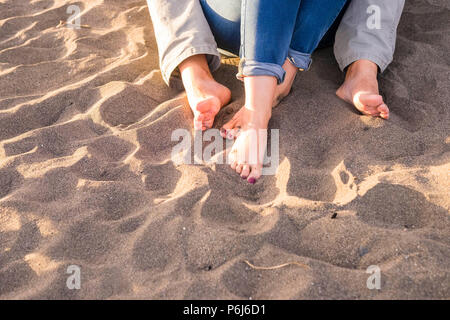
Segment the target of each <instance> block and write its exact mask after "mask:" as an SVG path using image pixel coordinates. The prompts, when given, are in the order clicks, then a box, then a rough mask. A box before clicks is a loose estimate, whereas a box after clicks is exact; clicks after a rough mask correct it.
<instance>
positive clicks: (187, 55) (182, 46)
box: [148, 0, 231, 129]
mask: <svg viewBox="0 0 450 320" xmlns="http://www.w3.org/2000/svg"><path fill="white" fill-rule="evenodd" d="M148 7H149V10H150V15H151V18H152V22H153V28H154V31H155V36H156V42H157V45H158V51H159V56H160V66H161V71H162V74H163V78H164V80H165V81H166V83H167V84H169V81H170V76H171V74H172V72H173V71H174V70H175V68H176V67H178V66H179V67H180V71H181V76H182V79H183V84H184V86H185V89H186V94H187V97H188V101H189V105H190V107H191V109H192V111H193V112H194V116H195V118H194V127H195V128H196V129H206V128H207V127H210V126H212V123H213V121H214V116H215V114H216V113H217V112H218V110H219V109H220V107H221V106H223V105H225V104H226V103H228V101H229V100H230V97H231V93H230V91H229V90H228V89H227V88H226V87H224V86H222V85H220V84H219V83H217V82H216V81H214V79H213V78H212V76H211V71H214V70H215V69H217V68H218V67H219V65H220V54H219V53H218V51H217V45H216V42H215V40H214V36H213V35H212V33H211V30H210V29H209V26H208V23H207V21H206V19H205V17H204V15H203V11H202V8H201V6H200V4H199V2H198V0H176V1H175V0H169V1H167V0H148ZM210 70H211V71H210Z"/></svg>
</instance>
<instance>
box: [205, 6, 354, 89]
mask: <svg viewBox="0 0 450 320" xmlns="http://www.w3.org/2000/svg"><path fill="white" fill-rule="evenodd" d="M346 2H347V0H279V1H277V0H227V1H224V0H200V3H201V5H202V8H203V12H204V14H205V17H206V19H207V21H208V23H209V25H210V27H211V31H212V33H213V34H214V37H215V39H216V42H217V44H218V46H219V47H220V48H222V49H225V50H227V51H230V52H232V53H234V54H236V55H239V56H240V57H241V64H240V66H239V74H238V78H241V77H242V76H262V75H264V76H274V77H276V78H277V81H278V83H281V82H283V80H284V76H285V71H284V69H283V68H282V65H283V64H284V62H285V61H286V58H287V59H289V60H290V61H291V62H292V63H293V64H294V65H295V66H296V67H297V68H299V69H300V70H307V69H308V68H309V67H310V65H311V54H312V53H313V52H314V50H315V49H316V48H317V46H318V45H319V42H320V40H321V39H322V38H323V36H324V35H325V33H326V32H327V31H328V29H329V28H330V27H331V26H332V24H333V22H334V21H335V19H336V18H337V16H338V15H339V13H340V12H341V10H342V8H343V7H344V5H345V3H346Z"/></svg>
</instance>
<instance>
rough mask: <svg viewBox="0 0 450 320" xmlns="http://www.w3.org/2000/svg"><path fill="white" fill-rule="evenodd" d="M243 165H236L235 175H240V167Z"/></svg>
mask: <svg viewBox="0 0 450 320" xmlns="http://www.w3.org/2000/svg"><path fill="white" fill-rule="evenodd" d="M243 166H244V165H243V164H241V163H240V164H238V165H237V166H236V169H235V170H236V173H237V174H241V172H242V167H243Z"/></svg>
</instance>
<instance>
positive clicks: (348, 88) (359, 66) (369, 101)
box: [336, 60, 389, 119]
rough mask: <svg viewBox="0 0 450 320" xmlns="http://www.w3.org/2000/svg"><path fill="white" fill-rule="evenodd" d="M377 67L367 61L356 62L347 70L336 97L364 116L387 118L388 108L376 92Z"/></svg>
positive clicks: (377, 91)
mask: <svg viewBox="0 0 450 320" xmlns="http://www.w3.org/2000/svg"><path fill="white" fill-rule="evenodd" d="M377 74H378V66H377V65H376V64H375V63H373V62H372V61H369V60H358V61H355V62H354V63H352V64H351V65H350V66H349V67H348V70H347V74H346V76H345V81H344V83H343V84H342V86H341V87H340V88H339V89H338V90H337V91H336V95H337V96H338V97H339V98H341V99H342V100H344V101H347V102H348V103H351V104H353V105H354V106H355V107H356V109H358V110H359V111H360V112H361V113H363V114H365V115H370V116H374V117H381V118H383V119H388V118H389V108H388V107H387V105H386V104H385V103H384V101H383V97H382V96H380V93H379V90H378V79H377Z"/></svg>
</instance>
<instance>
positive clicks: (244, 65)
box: [236, 58, 286, 84]
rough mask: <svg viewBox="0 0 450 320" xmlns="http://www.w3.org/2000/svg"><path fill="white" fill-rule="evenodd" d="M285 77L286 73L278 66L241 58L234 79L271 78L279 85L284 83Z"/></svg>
mask: <svg viewBox="0 0 450 320" xmlns="http://www.w3.org/2000/svg"><path fill="white" fill-rule="evenodd" d="M285 75H286V71H284V69H283V68H282V67H281V66H280V65H278V64H275V63H268V62H257V61H254V60H246V59H245V58H242V59H241V61H240V63H239V71H238V74H237V75H236V78H238V79H239V80H243V79H244V77H249V76H273V77H275V78H276V79H277V83H278V84H280V83H282V82H283V81H284V77H285Z"/></svg>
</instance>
